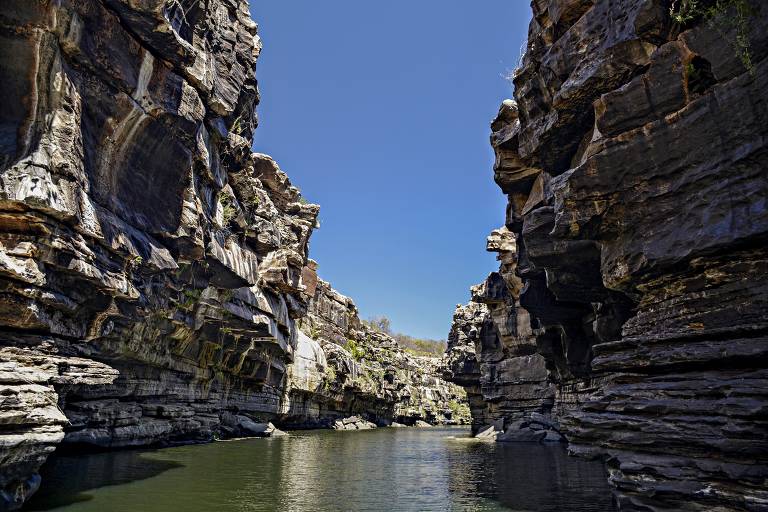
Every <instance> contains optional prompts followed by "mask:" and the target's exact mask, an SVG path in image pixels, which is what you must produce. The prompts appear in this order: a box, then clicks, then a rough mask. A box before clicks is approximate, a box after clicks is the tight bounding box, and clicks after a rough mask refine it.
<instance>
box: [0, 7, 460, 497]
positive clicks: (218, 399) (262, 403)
mask: <svg viewBox="0 0 768 512" xmlns="http://www.w3.org/2000/svg"><path fill="white" fill-rule="evenodd" d="M260 49H261V43H260V41H259V37H258V35H257V26H256V24H255V23H254V22H253V21H252V20H251V18H250V14H249V9H248V3H247V1H246V0H79V1H71V0H5V1H3V2H2V4H1V5H0V77H2V79H1V80H0V94H1V95H2V97H3V101H4V108H2V109H0V510H6V509H15V508H18V507H19V506H21V504H23V502H24V501H25V499H26V498H27V497H28V496H29V495H30V494H31V493H33V492H34V491H35V490H36V489H37V487H38V486H39V485H40V478H39V476H37V470H38V468H39V467H40V465H41V464H42V463H43V462H44V461H45V459H46V457H47V456H48V455H49V454H50V453H52V452H53V450H54V449H55V448H56V447H57V445H60V444H64V445H71V446H86V447H90V448H100V449H105V448H122V447H132V446H146V445H158V444H160V445H163V444H170V443H179V442H193V441H209V440H212V439H214V438H216V437H225V436H242V435H278V434H279V433H280V431H279V430H277V429H275V427H274V425H272V424H271V423H270V421H273V422H275V423H277V424H278V425H280V426H283V425H286V426H309V425H312V426H332V425H333V424H334V421H335V420H336V419H339V418H344V417H346V416H349V415H352V414H357V415H360V416H364V417H365V418H368V419H372V420H375V421H377V422H379V423H384V424H386V423H389V422H391V421H393V420H399V421H402V422H409V423H414V422H416V421H422V420H428V421H430V422H442V423H445V422H463V421H466V420H467V419H468V411H467V409H466V406H465V405H463V399H464V392H463V390H462V389H461V388H459V387H457V386H455V385H453V384H448V383H446V382H444V381H442V380H441V376H440V373H441V372H440V370H439V368H438V366H437V365H438V362H439V361H435V360H432V359H421V358H417V357H414V356H411V355H409V354H406V353H405V352H404V351H403V350H401V349H400V348H399V347H397V345H396V344H395V343H394V340H392V339H391V338H389V337H388V336H386V335H381V334H378V333H375V332H372V331H370V330H367V329H365V328H364V327H363V326H361V324H360V320H359V318H358V317H357V313H356V309H355V307H354V304H353V303H352V302H351V301H350V300H349V299H347V298H345V297H342V296H341V295H339V294H337V293H336V292H334V291H333V290H331V288H330V287H329V286H328V285H327V283H324V282H322V281H319V282H318V280H317V276H316V274H315V268H316V265H315V264H314V262H312V261H311V260H308V258H307V253H308V241H309V237H310V235H311V233H312V230H313V228H314V227H315V226H316V222H317V216H318V212H319V207H318V206H317V205H313V204H308V203H307V202H306V201H304V200H303V198H302V197H301V194H300V192H299V190H298V189H296V188H295V187H293V186H292V185H291V182H290V180H289V179H288V177H287V176H286V175H285V174H284V173H283V172H282V171H281V170H280V168H279V167H278V165H277V163H276V162H275V161H274V160H273V159H272V158H270V157H269V156H267V155H263V154H258V153H253V152H252V150H251V146H252V139H253V132H254V129H255V128H256V124H257V117H256V111H255V108H256V105H257V103H258V99H259V97H258V90H257V86H256V79H255V77H254V69H255V63H256V59H257V57H258V55H259V52H260ZM308 312H309V313H310V317H309V318H308V319H307V320H305V321H303V323H302V325H305V326H306V329H308V330H307V332H308V333H314V335H313V338H314V339H312V338H310V337H309V336H306V335H305V334H303V333H302V332H301V331H300V330H299V328H298V326H297V322H298V321H299V319H300V318H302V317H304V316H305V315H306V314H307V313H308ZM315 330H316V331H317V332H315ZM345 347H346V348H345ZM357 423H359V424H361V425H365V424H366V423H364V422H363V420H362V419H360V421H359V422H357ZM357 423H356V422H354V421H353V422H348V423H346V424H357ZM343 424H344V423H343Z"/></svg>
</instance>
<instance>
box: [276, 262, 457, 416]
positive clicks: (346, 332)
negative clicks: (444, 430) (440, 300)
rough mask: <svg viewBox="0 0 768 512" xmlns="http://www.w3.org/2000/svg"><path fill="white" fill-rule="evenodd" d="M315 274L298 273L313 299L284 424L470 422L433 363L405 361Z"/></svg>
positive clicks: (291, 376) (291, 374)
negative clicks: (310, 290)
mask: <svg viewBox="0 0 768 512" xmlns="http://www.w3.org/2000/svg"><path fill="white" fill-rule="evenodd" d="M314 270H315V266H314V265H309V266H308V267H307V268H305V276H304V277H305V282H306V283H308V285H309V283H311V285H309V286H308V289H309V288H312V289H313V297H312V299H311V300H310V302H309V312H308V314H307V316H306V317H304V318H302V319H301V320H300V321H299V326H300V328H301V330H302V332H300V333H299V343H298V347H297V350H296V361H295V363H294V364H293V365H292V366H291V367H290V368H289V374H288V376H289V378H288V385H287V386H286V388H285V395H284V400H283V410H282V419H281V421H282V422H283V424H286V425H288V426H291V427H294V428H306V427H332V428H336V429H346V430H349V429H351V428H355V429H359V428H360V427H359V425H369V424H376V425H382V426H383V425H390V424H392V423H393V422H395V423H402V424H407V425H414V424H416V423H417V422H419V421H423V422H428V423H430V424H464V423H468V422H469V409H468V408H467V405H466V395H465V393H464V391H463V390H462V389H461V387H459V386H457V385H455V384H451V383H449V382H446V381H445V380H443V378H442V367H441V361H440V359H439V358H433V357H424V356H417V355H414V354H411V353H408V352H407V351H406V350H404V349H403V348H402V347H400V346H399V345H398V344H397V341H395V339H394V338H392V337H391V336H389V335H388V334H386V333H383V332H380V331H377V330H375V329H373V328H371V327H370V326H368V325H366V324H365V323H363V322H361V321H360V318H359V316H358V312H357V307H356V306H355V303H354V302H353V301H352V300H351V299H349V298H348V297H346V296H344V295H341V294H340V293H338V292H337V291H336V290H334V289H333V288H332V287H331V286H330V284H329V283H327V282H325V281H323V280H320V279H318V278H317V277H316V275H314ZM304 333H308V334H309V335H306V334H304ZM350 418H353V420H354V421H352V420H350ZM358 420H359V421H358ZM339 422H341V426H339ZM349 425H351V427H349Z"/></svg>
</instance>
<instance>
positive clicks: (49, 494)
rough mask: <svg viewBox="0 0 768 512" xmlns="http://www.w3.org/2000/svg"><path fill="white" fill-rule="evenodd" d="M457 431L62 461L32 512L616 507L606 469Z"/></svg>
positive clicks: (341, 436) (49, 472)
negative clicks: (471, 438)
mask: <svg viewBox="0 0 768 512" xmlns="http://www.w3.org/2000/svg"><path fill="white" fill-rule="evenodd" d="M455 436H459V437H465V436H466V432H465V431H462V430H456V429H379V430H375V431H360V432H328V431H316V432H300V433H295V434H294V435H292V436H291V437H289V438H281V439H254V440H245V441H234V442H223V443H215V444H211V445H204V446H185V447H179V448H170V449H166V450H157V451H144V452H139V451H134V452H118V453H112V454H99V455H87V456H81V457H59V458H55V459H52V461H51V463H49V464H47V465H46V466H45V468H44V475H43V478H44V480H43V489H41V491H40V493H39V494H38V495H37V496H36V497H35V498H33V501H32V502H31V503H30V505H31V508H30V510H66V511H77V512H89V511H93V512H96V511H98V512H102V511H106V510H108V511H111V512H123V511H125V512H128V511H139V510H140V511H142V512H155V511H157V512H160V511H163V512H167V511H176V510H184V511H185V512H197V511H200V512H202V511H206V512H208V511H211V510H216V511H222V512H230V511H231V512H256V511H259V512H270V511H290V512H309V511H312V512H318V511H319V512H322V511H336V510H344V511H347V510H349V511H352V510H354V511H358V510H359V511H384V510H387V511H389V510H397V511H447V510H451V511H498V510H513V511H537V512H538V511H541V512H548V511H565V510H567V511H569V512H579V511H585V512H591V511H601V512H603V511H608V510H612V508H611V500H610V495H609V491H608V488H607V484H606V481H605V472H604V469H603V468H602V466H601V465H600V464H596V463H592V462H587V461H582V460H578V459H574V458H570V457H567V456H566V454H565V450H563V449H562V448H561V447H544V446H538V445H522V444H509V445H503V444H492V443H491V444H488V443H478V442H471V441H468V440H466V439H465V440H460V439H456V438H455Z"/></svg>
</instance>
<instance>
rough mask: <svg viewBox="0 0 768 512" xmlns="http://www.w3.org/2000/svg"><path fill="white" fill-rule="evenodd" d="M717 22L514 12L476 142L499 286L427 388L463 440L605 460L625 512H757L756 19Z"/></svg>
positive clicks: (592, 5) (765, 127) (482, 294)
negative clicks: (462, 423) (485, 125)
mask: <svg viewBox="0 0 768 512" xmlns="http://www.w3.org/2000/svg"><path fill="white" fill-rule="evenodd" d="M735 3H736V2H730V3H729V2H720V4H722V5H726V6H727V5H731V7H730V8H726V9H725V10H723V12H721V13H720V14H718V15H717V16H715V17H714V18H713V19H703V18H702V17H701V16H699V17H696V18H694V19H693V20H691V21H689V22H688V23H687V25H685V26H680V25H678V24H676V23H675V22H674V20H673V19H672V17H671V15H670V2H661V1H654V0H625V1H610V2H609V1H606V2H592V1H586V2H574V1H565V0H543V1H536V2H533V3H532V7H533V13H534V17H533V21H532V22H531V25H530V32H529V39H528V46H527V52H526V55H525V57H524V59H523V62H522V66H521V68H520V69H519V70H518V71H517V72H516V74H515V78H514V83H515V100H514V101H513V100H508V101H505V102H504V104H503V105H502V106H501V109H500V111H499V114H498V117H497V118H496V119H495V120H494V121H493V124H492V132H493V133H492V136H491V143H492V145H493V148H494V150H495V152H496V164H495V167H494V171H495V179H496V182H497V183H498V185H499V186H500V187H501V189H502V191H503V192H504V193H505V194H506V195H507V196H508V198H509V204H508V208H507V216H506V222H505V226H504V227H503V228H501V229H499V230H497V231H495V232H494V233H493V234H492V235H491V237H490V238H489V240H488V250H490V251H493V252H497V253H498V255H499V261H500V270H499V272H496V273H493V274H491V275H490V276H489V277H488V278H487V279H486V281H485V282H484V283H482V284H481V285H478V286H477V287H475V288H474V289H473V290H472V301H473V302H472V303H471V304H469V305H467V306H460V307H459V308H457V310H456V313H455V316H454V325H453V328H452V331H451V336H450V342H449V348H448V353H447V355H446V362H447V371H446V376H447V377H448V378H450V379H451V380H453V381H454V382H458V383H460V384H462V385H463V386H465V387H466V388H467V391H468V394H469V399H470V403H471V408H472V414H473V425H474V429H475V431H483V432H484V434H485V435H493V436H498V437H499V439H501V438H503V437H505V436H506V437H509V436H512V437H513V438H514V437H517V438H525V437H530V438H531V439H530V440H532V441H539V440H543V438H542V439H538V438H539V437H541V434H536V435H534V434H533V433H534V432H536V431H537V430H536V429H537V428H538V426H536V425H541V426H544V427H546V428H545V429H544V428H542V429H540V430H538V431H540V432H543V431H546V432H547V433H546V434H545V436H552V437H554V435H555V434H550V433H557V434H563V435H564V436H565V437H566V438H567V440H568V441H569V443H570V444H569V447H570V450H571V451H572V452H574V453H577V454H581V455H585V456H595V457H602V458H605V459H606V460H607V463H608V468H609V473H610V481H611V483H612V485H613V486H614V489H615V492H616V496H617V499H618V501H619V504H620V505H621V507H622V509H625V510H691V511H693V510H696V511H699V510H700V511H704V510H722V511H725V510H729V511H730V510H768V492H767V491H766V482H767V481H768V480H767V479H768V442H767V441H766V439H768V423H767V422H766V415H765V411H766V404H768V396H766V395H768V387H767V386H766V382H767V381H766V378H768V369H767V368H766V361H767V360H768V253H767V252H766V247H768V245H766V241H767V240H768V179H766V174H765V169H766V166H767V165H768V158H767V156H768V146H766V135H768V94H766V90H768V89H767V88H766V86H768V60H766V55H767V54H768V40H767V38H768V30H766V28H767V27H768V9H766V6H765V5H764V3H763V2H758V1H752V2H748V4H749V6H750V9H749V10H747V11H744V10H741V11H739V12H737V11H736V10H735V9H736V8H735V7H734V6H733V4H735ZM674 4H675V5H677V4H679V3H674ZM708 5H709V4H708ZM677 7H679V5H677ZM739 8H740V9H741V8H743V5H742V6H741V7H739ZM744 12H748V15H747V16H746V17H745V18H741V21H739V19H740V17H739V14H743V13H744ZM747 43H748V44H747ZM745 48H748V50H747V51H748V56H749V60H750V62H751V64H750V65H749V68H747V67H745V60H746V59H744V49H745ZM531 425H534V427H535V428H531ZM489 428H490V429H489ZM501 432H504V433H503V434H502V433H501Z"/></svg>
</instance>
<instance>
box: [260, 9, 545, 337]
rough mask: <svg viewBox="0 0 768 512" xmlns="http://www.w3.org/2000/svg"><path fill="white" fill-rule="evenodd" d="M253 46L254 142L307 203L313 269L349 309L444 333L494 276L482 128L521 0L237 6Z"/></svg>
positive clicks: (517, 42)
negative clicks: (256, 42) (474, 290)
mask: <svg viewBox="0 0 768 512" xmlns="http://www.w3.org/2000/svg"><path fill="white" fill-rule="evenodd" d="M251 13H252V14H253V17H254V19H255V20H256V21H257V22H258V23H259V26H260V29H259V30H260V34H261V38H262V40H263V43H264V49H263V52H262V54H261V58H260V59H259V62H258V65H257V78H258V80H259V87H260V89H261V96H262V103H261V105H260V106H259V117H260V125H259V128H258V130H257V131H256V136H255V143H254V149H255V150H256V151H259V152H262V153H267V154H270V155H272V156H273V157H274V158H275V159H276V160H277V161H278V163H279V164H280V166H281V168H282V169H283V170H284V171H286V172H287V173H288V175H289V176H290V178H291V180H292V181H293V183H294V184H295V185H296V186H298V187H299V188H300V189H301V190H302V192H303V193H304V195H305V197H306V198H307V199H308V200H310V201H311V202H314V203H319V204H320V205H321V211H320V221H321V228H320V229H319V230H317V231H315V233H314V235H313V236H312V241H311V244H310V257H312V258H313V259H315V260H317V261H318V263H319V264H320V269H319V274H320V276H321V277H322V278H323V279H325V280H327V281H330V282H331V284H332V285H333V286H334V287H335V288H336V289H337V290H339V291H340V292H341V293H344V294H345V295H348V296H350V297H352V298H353V299H354V300H355V302H356V303H357V305H358V308H359V309H360V313H361V316H362V317H363V318H368V317H370V316H374V315H386V316H388V317H389V318H390V319H391V320H392V327H393V329H394V330H396V331H398V332H403V333H406V334H410V335H412V336H419V337H428V338H435V339H444V338H445V337H446V336H447V334H448V330H449V329H450V325H451V316H452V314H453V309H454V307H455V305H456V304H457V303H464V302H466V301H467V300H468V299H469V287H470V286H471V285H473V284H476V283H478V282H480V281H482V280H483V279H484V278H485V276H486V275H487V273H488V272H491V271H493V270H496V269H497V268H498V264H497V262H496V260H495V255H493V254H490V253H486V252H485V237H486V236H487V235H488V233H490V231H491V230H492V229H494V228H497V227H499V226H501V225H502V224H503V222H504V207H505V203H506V201H505V198H504V196H503V195H502V194H501V192H500V190H499V189H498V187H497V186H496V185H495V183H494V182H493V170H492V165H493V153H492V151H491V149H490V146H489V143H488V137H489V133H490V128H489V124H490V121H491V120H492V118H493V117H494V115H495V114H496V111H497V110H498V106H499V105H500V103H501V101H502V100H503V99H505V98H508V97H510V96H511V94H512V90H511V86H510V84H509V83H508V82H507V81H506V80H504V78H503V75H504V74H505V73H507V72H509V71H510V70H512V69H513V68H514V67H515V65H516V64H517V61H518V58H519V55H520V47H521V45H522V44H523V42H524V41H525V37H526V34H527V29H528V22H529V20H530V16H531V14H530V7H529V2H527V1H523V0H503V1H502V0H482V1H475V2H470V1H468V0H464V1H459V0H441V1H437V0H389V1H387V2H368V1H361V0H327V1H314V0H313V1H310V0H301V1H300V0H251Z"/></svg>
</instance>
